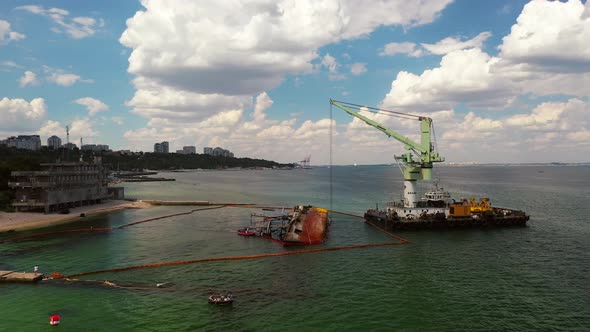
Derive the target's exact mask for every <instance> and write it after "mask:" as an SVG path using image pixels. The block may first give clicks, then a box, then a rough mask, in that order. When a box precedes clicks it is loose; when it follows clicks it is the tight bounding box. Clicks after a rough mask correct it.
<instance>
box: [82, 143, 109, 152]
mask: <svg viewBox="0 0 590 332" xmlns="http://www.w3.org/2000/svg"><path fill="white" fill-rule="evenodd" d="M80 149H81V150H82V151H94V152H100V151H109V146H108V145H105V144H84V145H82V147H81V148H80Z"/></svg>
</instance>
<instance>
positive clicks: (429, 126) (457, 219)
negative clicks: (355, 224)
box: [330, 99, 529, 230]
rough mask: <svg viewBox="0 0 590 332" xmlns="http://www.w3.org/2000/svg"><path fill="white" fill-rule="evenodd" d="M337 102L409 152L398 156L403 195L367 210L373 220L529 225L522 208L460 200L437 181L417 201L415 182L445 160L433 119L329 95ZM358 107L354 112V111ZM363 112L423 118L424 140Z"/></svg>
mask: <svg viewBox="0 0 590 332" xmlns="http://www.w3.org/2000/svg"><path fill="white" fill-rule="evenodd" d="M330 104H331V105H334V106H336V107H338V108H340V109H342V110H344V111H345V112H346V113H348V114H350V115H352V116H354V117H356V118H359V119H360V120H362V121H363V122H365V123H366V124H368V125H369V126H372V127H374V128H376V129H378V130H379V131H381V132H383V133H384V134H385V135H387V136H388V137H392V138H394V139H396V140H398V141H399V142H401V143H402V144H404V147H405V148H406V150H407V151H408V152H406V153H404V154H402V155H400V156H394V159H395V160H396V162H397V164H398V166H399V167H400V170H401V171H402V174H403V177H404V192H403V199H402V200H401V201H398V202H392V203H389V204H388V206H387V209H386V210H379V209H370V210H368V211H367V212H366V213H365V220H366V221H368V222H380V223H383V224H384V225H383V226H385V227H390V228H393V229H402V230H411V229H431V228H454V227H487V226H514V225H518V226H524V225H526V222H527V221H528V220H529V216H528V215H527V214H526V213H524V212H522V211H518V210H512V209H506V208H493V207H491V206H490V204H489V199H488V198H482V199H481V200H480V201H479V202H477V201H476V199H475V198H471V199H469V200H462V201H460V202H456V201H454V200H452V199H451V195H450V194H449V193H448V192H446V191H444V189H443V188H439V187H438V183H435V185H434V187H433V189H432V190H430V191H428V192H427V193H425V194H424V196H423V197H422V198H421V199H417V197H418V194H417V190H416V183H417V182H418V181H432V179H433V176H432V168H433V164H434V163H437V162H443V161H445V158H444V157H443V156H441V155H440V154H439V153H438V151H436V145H435V143H436V139H434V140H433V139H432V136H434V125H433V123H432V119H431V118H429V117H425V116H421V115H413V114H407V113H400V112H394V111H388V110H383V109H378V108H373V107H368V106H361V105H357V104H352V103H346V102H341V101H336V100H332V99H330ZM353 109H354V110H353ZM361 111H368V112H373V113H378V114H381V115H389V116H395V117H400V118H403V119H406V120H416V121H419V122H420V143H418V142H415V141H413V140H411V139H410V138H408V137H406V136H404V135H402V134H400V133H398V132H396V131H393V130H390V129H387V128H385V127H384V126H383V125H381V124H379V123H377V122H376V121H374V120H372V119H370V118H368V117H366V116H364V115H362V114H360V112H361Z"/></svg>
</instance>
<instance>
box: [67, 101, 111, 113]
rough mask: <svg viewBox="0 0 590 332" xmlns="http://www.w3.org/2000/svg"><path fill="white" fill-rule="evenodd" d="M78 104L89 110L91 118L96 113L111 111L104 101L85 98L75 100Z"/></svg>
mask: <svg viewBox="0 0 590 332" xmlns="http://www.w3.org/2000/svg"><path fill="white" fill-rule="evenodd" d="M74 102H75V103H76V104H79V105H82V106H85V107H86V109H87V110H88V115H89V116H94V115H96V113H98V112H101V111H106V110H108V109H109V106H108V105H107V104H105V103H103V102H102V101H100V100H98V99H95V98H92V97H84V98H79V99H76V100H74Z"/></svg>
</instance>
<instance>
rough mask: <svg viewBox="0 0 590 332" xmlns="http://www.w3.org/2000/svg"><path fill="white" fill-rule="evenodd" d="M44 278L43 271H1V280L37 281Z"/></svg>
mask: <svg viewBox="0 0 590 332" xmlns="http://www.w3.org/2000/svg"><path fill="white" fill-rule="evenodd" d="M42 279H43V274H42V273H34V272H14V271H0V282H37V281H39V280H42Z"/></svg>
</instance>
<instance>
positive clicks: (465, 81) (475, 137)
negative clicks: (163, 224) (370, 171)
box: [0, 0, 590, 164]
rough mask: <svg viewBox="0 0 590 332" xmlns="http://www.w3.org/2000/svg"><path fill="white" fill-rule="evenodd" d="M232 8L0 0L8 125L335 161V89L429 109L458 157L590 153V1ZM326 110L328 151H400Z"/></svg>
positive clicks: (357, 154) (376, 102)
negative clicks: (68, 128) (309, 156)
mask: <svg viewBox="0 0 590 332" xmlns="http://www.w3.org/2000/svg"><path fill="white" fill-rule="evenodd" d="M226 6H228V4H225V3H218V4H216V3H210V2H183V1H180V0H166V1H150V0H144V1H142V2H119V1H115V0H107V1H102V2H99V3H71V2H69V1H64V0H58V1H54V2H52V3H51V4H37V3H25V2H22V1H16V0H11V1H5V2H2V4H0V12H2V13H3V14H2V15H0V50H2V53H1V55H0V70H2V73H3V75H2V80H0V87H1V88H2V91H3V93H2V95H0V117H1V118H2V119H4V121H2V123H0V137H1V138H6V137H9V136H13V135H40V136H41V141H42V142H46V140H47V138H48V137H50V136H52V135H57V136H58V137H60V138H62V144H65V140H64V139H63V138H64V137H65V127H66V125H69V126H70V142H78V140H79V138H80V137H83V138H84V142H85V143H87V144H104V145H108V146H110V147H111V148H112V149H113V150H132V151H153V144H154V143H155V142H161V141H168V142H170V146H173V147H177V148H182V147H184V146H197V147H209V146H223V147H224V148H227V149H228V150H231V151H233V152H235V153H236V154H238V155H240V156H248V157H253V158H263V159H267V160H276V161H279V162H292V161H293V160H298V159H300V158H302V157H303V156H306V155H308V154H312V155H314V161H316V162H317V164H328V163H329V154H328V151H329V150H330V146H329V142H330V137H329V136H330V128H331V125H330V124H331V120H330V107H329V103H328V101H329V99H330V98H334V99H340V100H346V101H350V102H354V103H359V104H363V105H368V106H378V107H382V108H385V109H392V110H396V111H401V112H409V113H415V114H420V115H425V116H429V117H432V118H433V119H434V125H435V130H436V134H437V143H438V145H439V146H438V148H439V151H440V152H441V154H442V155H443V156H445V157H446V159H447V161H449V162H458V163H461V162H480V163H489V162H498V161H502V162H552V161H563V162H586V161H588V158H587V157H586V156H587V155H588V153H589V152H590V120H589V119H590V107H589V106H590V91H589V90H588V88H587V87H588V86H590V44H589V43H588V42H587V40H590V5H589V4H588V2H585V3H583V2H581V1H578V0H570V1H568V2H549V1H544V0H539V1H531V2H528V1H508V0H506V1H495V2H472V1H466V0H462V1H450V0H433V1H426V2H418V3H414V2H405V1H393V0H390V1H383V2H380V3H378V4H373V5H371V6H358V5H357V4H356V3H354V2H352V1H346V0H330V1H325V2H321V3H319V2H306V1H300V2H289V1H286V0H285V1H278V2H273V1H269V2H268V3H267V4H263V3H260V4H259V5H256V6H254V5H252V4H251V3H248V2H246V1H243V2H242V1H238V2H236V3H235V4H232V6H233V7H232V8H226ZM170 8H183V10H182V11H178V10H168V9H170ZM205 17H206V18H207V19H206V20H205V19H204V18H205ZM188 22H192V24H188ZM303 22H304V23H303ZM367 115H368V116H370V117H372V118H374V119H375V120H377V121H379V122H381V123H383V124H384V125H385V126H386V127H388V128H391V129H394V130H397V131H400V132H401V133H402V134H404V135H407V136H408V137H410V138H416V137H417V134H418V130H417V127H416V126H415V124H414V123H412V122H409V121H407V120H402V121H400V120H399V119H396V118H391V117H387V116H385V115H384V114H383V113H381V114H377V115H373V114H367ZM332 125H333V127H332V130H333V137H332V140H331V141H332V142H333V147H332V151H333V154H334V156H333V161H334V163H335V164H354V163H359V164H379V163H391V162H393V155H394V154H401V153H402V152H404V150H403V145H402V144H399V143H398V142H396V141H394V140H392V139H388V138H387V137H385V136H384V135H383V134H381V133H379V132H378V131H376V130H374V129H373V128H370V127H368V126H366V125H365V124H363V123H361V122H360V121H358V120H357V119H353V118H351V117H350V116H348V115H347V114H345V113H344V112H342V111H339V110H336V109H335V110H333V122H332ZM170 151H176V149H170Z"/></svg>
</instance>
